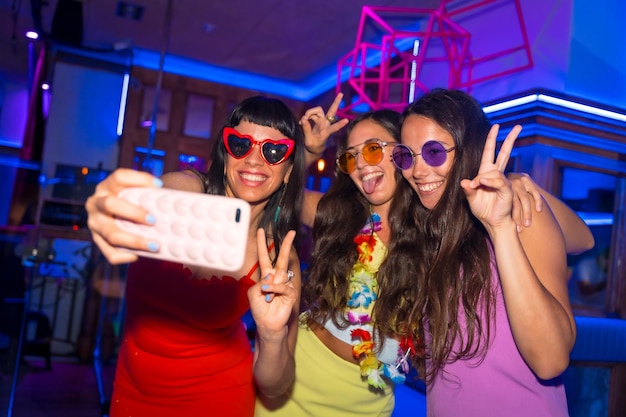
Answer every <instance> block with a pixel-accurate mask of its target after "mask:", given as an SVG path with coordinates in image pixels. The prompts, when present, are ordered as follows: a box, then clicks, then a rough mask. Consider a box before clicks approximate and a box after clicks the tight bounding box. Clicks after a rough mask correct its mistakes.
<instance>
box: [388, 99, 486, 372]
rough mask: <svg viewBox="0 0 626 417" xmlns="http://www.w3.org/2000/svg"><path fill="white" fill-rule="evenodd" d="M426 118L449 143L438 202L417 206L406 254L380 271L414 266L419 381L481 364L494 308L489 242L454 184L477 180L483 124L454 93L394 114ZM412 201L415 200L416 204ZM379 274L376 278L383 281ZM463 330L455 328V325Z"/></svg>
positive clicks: (476, 107) (474, 105)
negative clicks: (421, 342)
mask: <svg viewBox="0 0 626 417" xmlns="http://www.w3.org/2000/svg"><path fill="white" fill-rule="evenodd" d="M413 115H418V116H423V117H426V118H428V119H430V120H432V121H434V122H435V123H437V125H439V126H440V127H442V128H443V129H445V130H446V131H447V132H448V133H450V135H451V136H452V137H453V138H454V143H455V147H456V148H455V153H454V164H453V165H452V168H451V170H450V172H449V174H448V177H447V183H446V188H445V190H444V193H443V195H442V197H441V200H440V201H439V202H438V203H437V205H436V206H435V207H434V208H433V209H432V210H428V209H426V208H425V207H424V206H422V204H421V203H420V204H418V205H417V218H418V219H419V221H418V222H417V227H418V229H417V230H418V237H417V241H416V242H418V243H416V247H415V252H414V253H408V252H402V251H395V252H394V251H393V250H392V251H390V253H389V256H388V258H387V265H402V264H403V263H406V262H411V258H415V257H417V261H418V262H420V263H423V266H422V267H421V268H417V269H416V271H417V272H418V275H417V276H416V277H415V279H416V282H417V283H418V285H419V287H420V288H419V292H418V294H419V296H418V299H417V302H416V303H415V304H414V306H413V309H412V311H411V322H412V323H413V324H414V325H416V326H417V327H418V328H419V327H421V326H420V324H423V327H422V329H421V330H420V331H425V332H427V333H428V337H426V341H427V342H428V343H427V345H426V355H427V357H428V358H429V359H430V366H428V367H427V366H426V358H425V357H424V356H414V357H413V358H412V359H413V365H414V366H415V367H416V368H417V369H418V372H419V374H420V375H421V376H422V378H423V379H425V380H426V381H427V382H429V381H432V379H433V378H434V377H435V376H436V374H437V373H438V372H439V371H440V370H441V369H442V368H443V366H444V365H445V364H446V363H449V362H452V361H455V360H457V359H467V358H474V357H479V358H482V357H483V355H484V353H485V351H486V349H487V345H488V341H489V338H490V329H491V321H492V320H493V312H494V309H495V306H494V303H495V289H494V288H493V286H492V281H491V269H490V262H491V256H490V250H491V243H490V241H489V238H488V235H487V232H486V230H485V229H484V227H483V226H482V224H481V223H480V222H479V221H478V220H477V219H476V218H475V217H474V215H473V214H472V212H471V211H470V208H469V204H468V203H467V199H466V197H465V194H464V192H463V190H462V188H461V186H460V182H461V180H462V179H465V178H473V177H475V176H476V174H477V173H478V168H479V166H480V161H481V156H482V152H483V147H484V144H485V140H486V138H487V134H488V132H489V129H490V128H491V124H490V122H489V120H488V119H487V116H486V115H485V113H484V112H483V110H482V107H481V106H480V104H479V103H478V102H477V101H476V100H474V99H473V98H472V97H471V96H469V95H468V94H466V93H464V92H462V91H456V90H446V89H435V90H432V91H430V92H428V93H426V94H424V95H423V96H422V97H421V98H419V99H418V100H417V101H415V102H414V103H412V104H410V105H409V106H408V107H407V108H406V109H405V111H404V112H403V114H402V122H404V120H405V119H406V118H407V117H410V116H413ZM417 200H419V199H418V198H417ZM386 273H387V272H386V271H381V272H380V273H379V274H381V275H385V274H386ZM461 317H462V320H463V321H464V322H465V323H466V324H465V325H462V324H461V322H460V321H459V320H460V319H461Z"/></svg>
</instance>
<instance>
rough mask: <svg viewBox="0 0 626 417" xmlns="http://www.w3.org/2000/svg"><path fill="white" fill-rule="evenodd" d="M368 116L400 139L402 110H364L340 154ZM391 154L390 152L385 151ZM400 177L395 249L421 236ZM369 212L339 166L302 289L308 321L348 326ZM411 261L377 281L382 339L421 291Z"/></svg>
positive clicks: (394, 209) (320, 210)
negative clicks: (358, 242) (359, 239)
mask: <svg viewBox="0 0 626 417" xmlns="http://www.w3.org/2000/svg"><path fill="white" fill-rule="evenodd" d="M365 120H370V121H373V122H374V123H377V124H378V125H380V126H381V127H383V128H384V129H385V130H387V132H389V134H390V135H391V136H392V137H393V138H394V139H396V140H397V141H399V140H400V114H399V113H397V112H395V111H392V110H378V111H372V112H368V113H364V114H361V115H359V116H357V117H356V118H355V119H353V120H352V121H351V122H350V124H349V125H348V127H347V129H346V132H345V135H343V136H342V137H341V138H340V140H339V143H338V146H337V147H338V153H339V154H340V153H342V152H344V151H345V149H346V148H347V140H348V136H349V135H350V132H351V131H352V129H353V128H354V127H355V126H356V125H357V124H359V123H360V122H362V121H365ZM389 149H390V148H389ZM388 155H389V151H388V152H387V153H386V156H388ZM395 178H396V182H397V187H396V191H395V194H394V196H393V200H392V203H391V207H390V212H389V219H390V228H391V239H390V241H391V242H392V243H391V247H390V248H396V247H398V248H402V244H401V242H403V241H405V240H407V239H408V240H411V241H415V240H416V239H417V237H416V236H417V235H416V228H415V225H414V217H413V213H415V210H416V207H415V206H416V199H415V197H414V193H413V190H412V189H411V187H410V186H409V184H408V183H407V182H406V181H405V180H404V178H403V177H402V175H401V173H400V172H399V171H396V173H395ZM369 216H370V204H369V202H368V201H367V199H366V198H365V197H364V196H363V194H362V193H361V192H360V191H359V189H358V188H357V187H356V185H355V184H354V182H353V181H352V179H351V178H350V177H349V176H348V175H346V174H343V173H342V172H340V171H339V170H338V169H337V167H335V179H334V181H333V183H332V185H331V187H330V188H329V189H328V191H327V192H326V193H325V195H324V196H323V197H322V199H321V200H320V202H319V205H318V207H317V213H316V216H315V222H314V226H313V239H314V248H313V256H312V262H311V266H310V270H309V276H308V279H307V282H306V284H305V285H304V286H303V292H302V301H303V307H304V309H306V310H308V311H309V314H308V317H307V323H308V324H309V325H312V324H313V323H323V322H324V321H326V320H328V319H332V320H333V321H334V322H335V324H336V325H337V326H338V327H339V328H345V327H346V326H347V325H348V323H346V322H345V320H341V318H342V317H343V314H342V313H344V312H345V309H346V306H347V305H346V304H347V296H348V291H349V285H350V282H349V280H348V277H349V275H350V272H351V270H352V267H353V265H354V264H355V262H356V261H357V251H356V247H355V243H354V238H355V237H356V236H357V235H358V233H359V231H360V230H361V228H362V227H363V226H364V225H365V222H366V221H367V219H368V217H369ZM412 248H413V246H412ZM396 250H398V251H400V249H396ZM383 264H384V263H383ZM412 264H414V262H413V261H411V262H410V263H409V264H407V265H406V268H405V269H406V270H404V271H403V273H401V274H398V275H396V276H394V277H393V279H389V280H387V281H382V282H381V280H379V281H378V282H379V294H378V300H377V301H376V304H375V306H374V312H373V319H374V323H375V325H376V329H377V330H376V331H377V332H379V337H381V338H382V337H383V334H382V333H385V334H387V335H394V334H395V333H397V332H396V331H395V329H396V328H397V327H398V323H399V322H402V323H404V324H406V323H408V320H409V313H410V310H411V307H412V305H413V303H414V300H415V299H416V292H417V286H416V285H415V283H414V281H413V276H414V275H413V274H410V273H409V271H410V267H409V265H412ZM400 269H402V268H400ZM381 332H382V333H381Z"/></svg>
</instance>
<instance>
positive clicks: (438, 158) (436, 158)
mask: <svg viewBox="0 0 626 417" xmlns="http://www.w3.org/2000/svg"><path fill="white" fill-rule="evenodd" d="M454 148H455V147H454V146H453V147H451V148H450V149H446V148H444V146H443V145H442V144H441V143H439V142H437V141H435V140H429V141H428V142H426V143H425V144H424V146H422V152H420V153H415V152H413V150H412V149H411V148H409V147H408V146H406V145H402V144H397V145H395V146H394V147H393V151H392V152H391V160H392V161H393V164H394V165H395V166H396V168H398V169H401V170H405V169H409V168H411V167H412V166H413V164H415V158H416V157H417V156H418V155H422V158H423V159H424V162H426V163H427V164H428V165H430V166H431V167H438V166H441V165H443V164H444V162H446V158H447V157H448V153H449V152H451V151H453V150H454Z"/></svg>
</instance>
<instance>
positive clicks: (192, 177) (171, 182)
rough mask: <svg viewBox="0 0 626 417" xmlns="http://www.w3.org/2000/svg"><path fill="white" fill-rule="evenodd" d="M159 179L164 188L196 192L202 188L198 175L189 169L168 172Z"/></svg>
mask: <svg viewBox="0 0 626 417" xmlns="http://www.w3.org/2000/svg"><path fill="white" fill-rule="evenodd" d="M161 180H162V181H163V186H164V187H166V188H173V189H175V190H181V191H191V192H196V193H201V192H202V191H203V190H204V185H203V184H202V180H201V179H200V177H199V176H198V175H197V174H195V173H193V172H191V171H176V172H168V173H167V174H164V175H163V176H162V177H161Z"/></svg>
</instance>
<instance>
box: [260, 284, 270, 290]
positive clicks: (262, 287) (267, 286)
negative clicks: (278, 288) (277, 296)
mask: <svg viewBox="0 0 626 417" xmlns="http://www.w3.org/2000/svg"><path fill="white" fill-rule="evenodd" d="M269 287H270V286H269V285H261V289H262V290H263V291H267V289H268V288H269Z"/></svg>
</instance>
